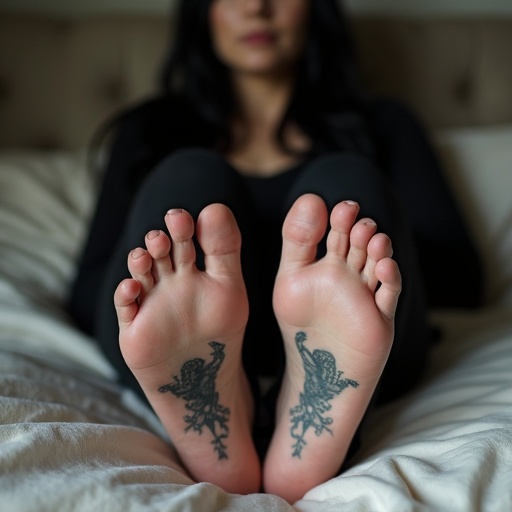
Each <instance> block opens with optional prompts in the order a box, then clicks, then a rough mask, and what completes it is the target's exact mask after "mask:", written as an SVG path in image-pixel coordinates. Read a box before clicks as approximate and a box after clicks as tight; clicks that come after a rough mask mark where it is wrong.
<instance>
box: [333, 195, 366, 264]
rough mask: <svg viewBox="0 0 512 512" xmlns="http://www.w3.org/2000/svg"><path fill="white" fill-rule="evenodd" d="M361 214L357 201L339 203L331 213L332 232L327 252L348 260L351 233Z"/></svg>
mask: <svg viewBox="0 0 512 512" xmlns="http://www.w3.org/2000/svg"><path fill="white" fill-rule="evenodd" d="M358 213H359V205H358V204H357V203H356V202H355V201H343V202H341V203H338V204H337V205H336V206H335V207H334V208H333V210H332V212H331V231H330V232H329V236H328V237H327V251H328V253H330V254H334V255H336V256H337V257H341V258H346V256H347V254H348V252H349V248H350V232H351V230H352V227H353V226H354V222H355V221H356V218H357V214H358Z"/></svg>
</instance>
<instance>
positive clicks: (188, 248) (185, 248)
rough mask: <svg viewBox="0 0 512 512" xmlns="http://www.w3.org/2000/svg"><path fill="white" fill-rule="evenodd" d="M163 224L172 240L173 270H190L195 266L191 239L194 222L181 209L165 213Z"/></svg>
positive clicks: (194, 251)
mask: <svg viewBox="0 0 512 512" xmlns="http://www.w3.org/2000/svg"><path fill="white" fill-rule="evenodd" d="M165 224H166V226H167V229H168V230H169V233H170V235H171V239H172V249H171V258H172V264H173V266H174V269H175V270H178V271H179V270H183V269H190V268H193V267H194V266H195V262H196V250H195V248H194V242H193V241H192V237H193V235H194V220H193V219H192V216H191V215H190V213H188V212H187V211H185V210H181V209H173V210H169V211H168V212H167V215H166V216H165Z"/></svg>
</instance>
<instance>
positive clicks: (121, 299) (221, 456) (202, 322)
mask: <svg viewBox="0 0 512 512" xmlns="http://www.w3.org/2000/svg"><path fill="white" fill-rule="evenodd" d="M165 223H166V225H167V228H168V230H169V233H170V235H171V239H172V242H171V240H170V239H169V237H168V236H167V235H166V234H165V233H163V232H162V231H151V232H149V233H148V234H147V236H146V249H142V248H137V249H134V250H133V251H132V252H131V253H130V255H129V257H128V268H129V270H130V274H131V275H132V279H127V280H125V281H123V282H122V283H120V285H119V286H118V288H117V290H116V293H115V296H114V302H115V305H116V311H117V316H118V321H119V329H120V334H119V342H120V346H121V351H122V353H123V357H124V359H125V361H126V363H127V365H128V366H129V368H130V369H131V370H132V372H133V374H134V375H135V377H136V378H137V380H138V382H139V383H140V385H141V387H142V389H143V390H144V393H145V394H146V396H147V398H148V400H149V401H150V403H151V405H152V406H153V408H154V410H155V412H156V413H157V414H158V416H159V417H160V419H161V421H162V423H163V424H164V426H165V427H166V429H167V431H168V433H169V435H170V437H171V439H172V441H173V443H174V445H175V447H176V449H177V451H178V453H179V455H180V458H181V460H182V462H183V464H184V465H185V467H186V468H187V470H188V471H189V473H190V475H191V476H192V477H193V478H194V479H196V480H197V481H206V482H211V483H214V484H217V485H219V486H220V487H222V488H223V489H225V490H226V491H228V492H236V493H250V492H256V491H258V490H259V488H260V478H261V476H260V473H261V472H260V467H259V461H258V458H257V455H256V451H255V449H254V446H253V442H252V437H251V424H252V419H253V418H252V417H253V403H252V396H251V392H250V389H249V385H248V382H247V379H246V376H245V373H244V372H243V369H242V360H241V349H242V340H243V335H244V330H245V326H246V323H247V317H248V302H247V296H246V291H245V285H244V282H243V278H242V272H241V267H240V246H241V237H240V232H239V230H238V227H237V225H236V221H235V219H234V217H233V215H232V214H231V212H230V211H229V209H228V208H226V207H225V206H223V205H220V204H214V205H210V206H208V207H206V208H205V209H204V210H203V211H202V212H201V214H200V216H199V218H198V221H197V226H196V232H197V238H198V241H199V244H200V245H201V248H202V249H203V251H204V253H205V267H206V270H205V271H204V272H201V271H199V270H198V269H197V267H196V264H195V259H196V254H195V249H194V244H193V241H192V236H193V234H194V222H193V220H192V217H191V216H190V215H189V214H188V213H187V212H185V211H183V210H170V211H169V212H168V214H167V215H166V217H165Z"/></svg>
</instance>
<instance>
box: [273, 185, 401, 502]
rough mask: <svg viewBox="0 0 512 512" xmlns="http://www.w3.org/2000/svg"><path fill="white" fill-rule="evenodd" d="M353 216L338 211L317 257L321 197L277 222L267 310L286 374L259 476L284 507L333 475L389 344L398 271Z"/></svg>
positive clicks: (369, 229) (371, 228)
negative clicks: (279, 242) (279, 232)
mask: <svg viewBox="0 0 512 512" xmlns="http://www.w3.org/2000/svg"><path fill="white" fill-rule="evenodd" d="M358 213H359V206H358V205H357V203H354V202H352V201H345V202H342V203H339V204H338V205H336V207H335V208H334V209H333V211H332V213H331V218H330V223H331V229H330V232H329V234H328V237H327V254H326V255H325V256H324V257H323V258H322V259H320V260H318V261H317V259H316V254H317V246H318V243H319V242H320V241H321V239H322V238H323V236H324V234H325V230H326V227H327V221H328V214H327V209H326V206H325V204H324V202H323V201H322V199H321V198H319V197H318V196H315V195H312V194H307V195H305V196H302V197H300V198H299V199H298V200H297V201H296V203H295V204H294V205H293V207H292V208H291V210H290V212H289V213H288V216H287V218H286V220H285V223H284V226H283V251H282V257H281V264H280V268H279V272H278V275H277V278H276V284H275V288H274V310H275V314H276V317H277V320H278V322H279V325H280V327H281V331H282V334H283V339H284V344H285V350H286V370H285V375H284V378H283V384H282V389H281V392H280V396H279V400H278V407H277V414H276V429H275V432H274V436H273V439H272V443H271V445H270V449H269V451H268V453H267V457H266V460H265V466H264V475H263V479H264V486H265V491H267V492H271V493H274V494H277V495H279V496H281V497H283V498H285V499H287V500H288V501H290V502H293V501H295V500H297V499H299V498H301V497H302V496H303V494H304V493H305V492H306V491H307V490H309V489H311V488H312V487H314V486H316V485H318V484H320V483H322V482H324V481H326V480H327V479H328V478H330V477H332V476H333V475H334V474H336V472H337V471H338V470H339V469H340V466H341V465H342V462H343V460H344V458H345V456H346V453H347V450H348V448H349V446H350V443H351V441H352V438H353V436H354V434H355V431H356V429H357V427H358V425H359V423H360V421H361V419H362V417H363V415H364V413H365V411H366V409H367V407H368V404H369V402H370V399H371V397H372V395H373V393H374V391H375V387H376V385H377V382H378V380H379V378H380V376H381V374H382V370H383V368H384V365H385V363H386V360H387V358H388V355H389V351H390V349H391V345H392V342H393V336H394V315H395V310H396V305H397V302H398V297H399V294H400V290H401V279H400V272H399V270H398V266H397V265H396V263H395V261H394V260H392V259H391V255H392V248H391V241H390V240H389V238H388V237H387V236H386V235H383V234H376V230H377V226H376V224H375V222H373V221H372V220H370V219H361V220H359V221H357V222H356V217H357V215H358ZM379 283H380V285H379ZM378 285H379V286H378Z"/></svg>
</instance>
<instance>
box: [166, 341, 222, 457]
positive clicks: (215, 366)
mask: <svg viewBox="0 0 512 512" xmlns="http://www.w3.org/2000/svg"><path fill="white" fill-rule="evenodd" d="M208 345H209V346H210V347H211V348H212V352H211V353H210V355H211V356H212V360H211V361H210V362H209V363H206V361H205V360H204V359H202V358H200V357H197V358H195V359H190V360H188V361H186V362H185V363H183V365H182V367H181V370H180V375H179V376H178V375H174V376H173V381H172V382H171V383H170V384H166V385H165V386H161V387H160V388H158V391H160V393H165V392H167V391H169V392H170V393H172V394H173V395H174V396H177V397H178V398H182V399H183V400H185V401H186V405H185V407H186V409H187V410H189V411H191V413H192V414H186V415H185V416H184V417H183V419H184V420H185V423H186V425H187V426H186V427H185V432H188V431H189V430H193V431H194V432H197V433H198V434H202V433H203V428H206V429H208V430H209V431H210V432H211V433H212V435H213V441H212V445H213V450H214V452H216V453H217V455H218V457H219V460H220V459H227V458H228V454H227V452H226V450H227V447H226V445H225V444H224V441H225V440H226V439H227V437H228V434H229V427H228V420H229V413H230V411H229V408H228V407H224V406H223V405H221V404H220V403H219V393H218V392H217V390H216V387H215V381H216V379H217V373H218V371H219V369H220V367H221V365H222V362H223V361H224V357H225V354H224V346H225V345H224V344H223V343H219V342H217V341H211V342H210V343H208Z"/></svg>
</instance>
